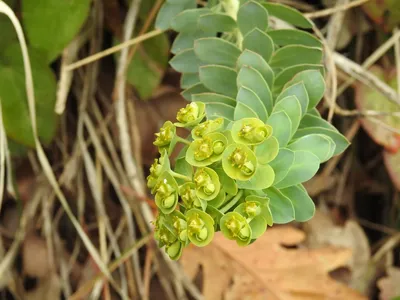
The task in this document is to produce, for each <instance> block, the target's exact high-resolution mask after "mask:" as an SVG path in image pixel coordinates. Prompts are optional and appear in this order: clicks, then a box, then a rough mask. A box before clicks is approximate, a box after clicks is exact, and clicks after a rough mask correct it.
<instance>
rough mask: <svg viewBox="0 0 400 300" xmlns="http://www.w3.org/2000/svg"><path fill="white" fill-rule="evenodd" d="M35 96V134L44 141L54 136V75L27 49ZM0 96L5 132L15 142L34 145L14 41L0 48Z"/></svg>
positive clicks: (19, 56)
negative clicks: (36, 132) (36, 128)
mask: <svg viewBox="0 0 400 300" xmlns="http://www.w3.org/2000/svg"><path fill="white" fill-rule="evenodd" d="M29 56H30V62H31V67H32V77H33V86H34V90H35V100H36V103H35V104H36V122H37V127H38V135H39V138H40V140H41V141H42V142H43V143H44V144H48V143H50V142H51V140H52V139H53V137H54V134H55V133H56V129H57V122H58V120H57V119H58V118H57V116H56V114H55V112H54V105H55V101H56V78H55V76H54V74H53V72H52V69H51V68H50V67H49V66H48V64H47V62H46V60H45V59H43V57H42V56H41V55H39V53H37V52H36V51H34V50H33V49H31V50H30V51H29ZM0 82H1V84H0V99H1V106H2V115H3V123H4V127H5V131H6V134H7V136H8V137H9V138H10V139H12V140H14V141H15V142H16V143H18V144H22V145H24V146H28V147H34V146H35V142H34V139H33V132H32V127H31V121H30V116H29V110H28V102H27V98H26V90H25V71H24V64H23V60H22V53H21V48H20V46H19V44H18V43H17V42H16V43H14V44H11V45H9V46H7V47H6V48H2V49H0Z"/></svg>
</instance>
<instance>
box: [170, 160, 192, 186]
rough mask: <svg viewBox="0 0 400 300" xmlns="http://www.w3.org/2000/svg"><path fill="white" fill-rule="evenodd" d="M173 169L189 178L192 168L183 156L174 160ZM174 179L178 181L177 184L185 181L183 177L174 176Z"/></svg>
mask: <svg viewBox="0 0 400 300" xmlns="http://www.w3.org/2000/svg"><path fill="white" fill-rule="evenodd" d="M174 171H175V172H177V173H179V174H182V175H185V176H188V177H189V178H192V176H193V168H192V166H191V165H190V164H189V163H188V162H187V161H186V159H185V158H184V157H182V158H179V159H177V160H176V161H175V167H174ZM175 180H176V181H177V182H178V184H184V183H185V181H184V180H183V179H180V178H175Z"/></svg>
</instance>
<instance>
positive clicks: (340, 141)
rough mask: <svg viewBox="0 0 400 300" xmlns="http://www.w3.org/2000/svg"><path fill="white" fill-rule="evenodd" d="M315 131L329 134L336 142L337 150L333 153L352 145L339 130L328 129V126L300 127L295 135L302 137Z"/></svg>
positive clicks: (338, 152) (334, 153) (335, 153)
mask: <svg viewBox="0 0 400 300" xmlns="http://www.w3.org/2000/svg"><path fill="white" fill-rule="evenodd" d="M313 133H319V134H324V135H327V136H329V137H330V138H331V139H332V140H333V141H334V142H335V145H336V148H335V151H334V152H333V155H337V154H340V153H342V152H343V151H344V150H346V149H347V147H348V146H349V145H350V143H349V141H348V140H347V139H346V138H345V137H344V136H343V135H342V134H340V133H339V132H337V131H333V130H330V129H326V128H322V127H308V128H302V129H299V130H297V132H296V134H295V135H294V138H300V137H302V136H305V135H309V134H313Z"/></svg>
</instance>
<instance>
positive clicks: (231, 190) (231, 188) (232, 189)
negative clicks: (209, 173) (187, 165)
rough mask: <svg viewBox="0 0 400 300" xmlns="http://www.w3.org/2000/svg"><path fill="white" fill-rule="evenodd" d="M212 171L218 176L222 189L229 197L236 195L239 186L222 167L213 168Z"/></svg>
mask: <svg viewBox="0 0 400 300" xmlns="http://www.w3.org/2000/svg"><path fill="white" fill-rule="evenodd" d="M212 169H213V170H214V171H215V172H217V174H218V177H219V181H220V182H221V188H222V189H224V191H225V192H226V193H227V194H229V195H236V194H237V192H238V187H237V184H236V182H235V180H233V179H232V178H230V177H229V176H228V175H226V173H225V171H224V169H223V168H222V165H217V166H213V167H212Z"/></svg>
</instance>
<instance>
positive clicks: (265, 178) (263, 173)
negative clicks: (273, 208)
mask: <svg viewBox="0 0 400 300" xmlns="http://www.w3.org/2000/svg"><path fill="white" fill-rule="evenodd" d="M274 180H275V172H274V170H273V169H272V167H271V166H270V165H258V167H257V170H256V172H255V174H254V176H253V177H251V178H250V179H249V180H247V181H239V180H238V181H237V185H238V187H239V189H251V190H262V189H266V188H269V187H270V186H271V185H272V183H273V182H274Z"/></svg>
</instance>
